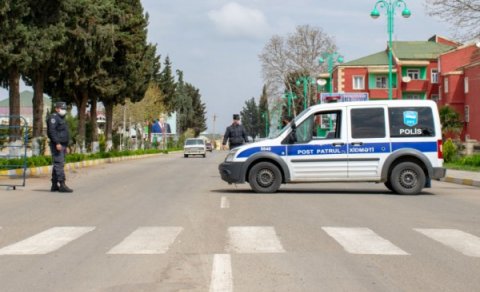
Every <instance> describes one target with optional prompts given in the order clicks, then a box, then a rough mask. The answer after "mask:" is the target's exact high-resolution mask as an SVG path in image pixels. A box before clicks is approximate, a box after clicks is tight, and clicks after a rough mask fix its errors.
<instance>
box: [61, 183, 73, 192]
mask: <svg viewBox="0 0 480 292" xmlns="http://www.w3.org/2000/svg"><path fill="white" fill-rule="evenodd" d="M58 191H59V192H60V193H71V192H73V190H72V189H71V188H69V187H67V185H66V184H65V182H64V181H61V182H60V187H59V188H58Z"/></svg>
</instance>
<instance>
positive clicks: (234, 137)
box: [223, 124, 248, 145]
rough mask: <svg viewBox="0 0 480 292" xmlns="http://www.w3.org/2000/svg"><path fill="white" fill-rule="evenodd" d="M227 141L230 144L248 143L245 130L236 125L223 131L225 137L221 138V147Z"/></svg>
mask: <svg viewBox="0 0 480 292" xmlns="http://www.w3.org/2000/svg"><path fill="white" fill-rule="evenodd" d="M227 140H230V144H243V142H244V141H245V142H248V138H247V133H246V132H245V128H244V127H243V126H242V125H237V124H233V125H231V126H229V127H228V128H227V130H226V131H225V136H223V145H225V144H226V143H227Z"/></svg>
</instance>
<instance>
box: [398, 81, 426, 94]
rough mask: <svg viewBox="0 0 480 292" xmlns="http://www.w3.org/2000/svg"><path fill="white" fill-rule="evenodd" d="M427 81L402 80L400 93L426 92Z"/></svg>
mask: <svg viewBox="0 0 480 292" xmlns="http://www.w3.org/2000/svg"><path fill="white" fill-rule="evenodd" d="M429 83H430V82H429V81H428V80H421V79H415V80H410V81H409V82H405V81H403V80H402V91H406V92H426V91H427V90H428V85H429Z"/></svg>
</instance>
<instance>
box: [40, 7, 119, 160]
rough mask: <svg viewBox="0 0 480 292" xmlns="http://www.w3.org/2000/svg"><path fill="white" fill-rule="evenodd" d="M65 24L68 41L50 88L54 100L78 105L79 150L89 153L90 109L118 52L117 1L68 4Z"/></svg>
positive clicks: (63, 15) (61, 52)
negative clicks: (98, 85)
mask: <svg viewBox="0 0 480 292" xmlns="http://www.w3.org/2000/svg"><path fill="white" fill-rule="evenodd" d="M64 4H65V6H64V7H63V8H64V11H63V13H62V17H63V18H62V21H63V23H64V25H65V28H66V36H67V38H68V40H67V41H66V42H65V43H64V44H63V45H62V46H61V47H59V49H58V50H57V52H56V60H57V63H58V66H57V72H58V75H57V76H56V78H55V80H53V82H52V81H51V80H50V84H49V85H48V86H46V88H48V90H49V91H50V92H51V95H52V96H54V97H55V96H57V97H58V96H60V97H61V98H62V99H65V101H67V102H70V103H74V104H75V105H76V106H77V109H78V120H79V122H78V139H77V144H78V145H77V146H78V147H77V149H78V150H79V151H80V152H84V151H85V133H86V128H85V125H86V109H87V105H88V102H89V101H90V95H91V94H92V92H93V90H94V88H95V82H98V81H99V80H102V78H103V77H104V75H105V74H106V72H105V70H104V68H103V67H102V65H103V63H105V62H108V61H109V60H111V58H112V56H113V54H114V52H115V46H114V45H115V43H114V42H113V40H114V39H115V35H114V34H113V33H114V32H115V30H114V26H113V24H112V20H114V16H115V13H116V12H117V10H116V6H115V5H114V4H115V3H114V0H102V1H96V0H66V1H65V2H64Z"/></svg>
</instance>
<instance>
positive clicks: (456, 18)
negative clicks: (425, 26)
mask: <svg viewBox="0 0 480 292" xmlns="http://www.w3.org/2000/svg"><path fill="white" fill-rule="evenodd" d="M426 7H427V11H428V14H429V15H431V16H436V17H438V18H439V19H442V20H444V21H446V22H449V23H450V24H451V25H452V27H453V29H454V31H455V32H456V34H457V36H458V37H459V38H461V39H464V40H472V39H478V38H480V25H479V23H480V2H479V1H478V0H427V1H426Z"/></svg>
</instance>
